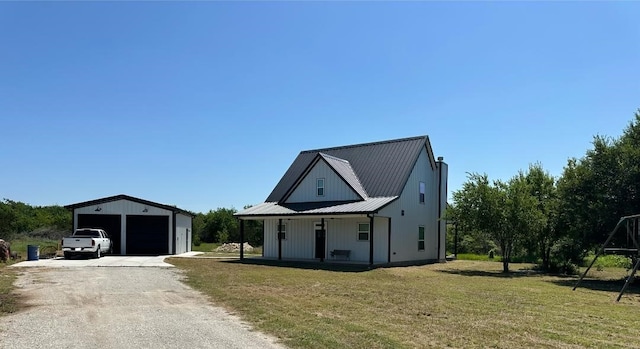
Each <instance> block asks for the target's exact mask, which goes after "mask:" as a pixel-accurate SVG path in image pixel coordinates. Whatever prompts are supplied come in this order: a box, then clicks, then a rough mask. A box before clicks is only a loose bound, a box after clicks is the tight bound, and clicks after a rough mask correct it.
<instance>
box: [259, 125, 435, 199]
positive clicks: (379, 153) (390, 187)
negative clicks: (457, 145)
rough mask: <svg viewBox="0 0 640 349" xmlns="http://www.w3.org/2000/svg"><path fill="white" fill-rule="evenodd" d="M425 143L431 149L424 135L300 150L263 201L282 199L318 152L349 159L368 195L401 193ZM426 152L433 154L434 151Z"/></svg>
mask: <svg viewBox="0 0 640 349" xmlns="http://www.w3.org/2000/svg"><path fill="white" fill-rule="evenodd" d="M424 147H426V149H427V151H430V149H431V147H430V146H429V138H428V137H427V136H419V137H411V138H402V139H395V140H389V141H383V142H374V143H364V144H355V145H349V146H343V147H335V148H325V149H316V150H306V151H303V152H301V153H300V154H298V156H297V157H296V159H295V160H294V161H293V163H292V164H291V166H290V167H289V169H288V170H287V171H286V172H285V174H284V176H283V177H282V179H280V182H278V184H277V185H276V187H275V188H274V189H273V191H272V192H271V194H270V195H269V197H268V198H267V199H266V202H280V201H282V199H283V198H284V197H285V195H286V194H287V192H288V191H289V190H290V189H291V187H292V186H294V185H295V184H296V183H297V181H298V180H299V179H300V177H301V176H302V175H303V174H304V172H305V171H306V169H307V168H308V167H309V165H310V164H311V162H313V161H314V159H315V158H316V157H317V156H318V154H319V153H323V154H326V155H330V156H332V157H336V158H338V159H342V160H345V161H348V163H349V165H350V167H351V169H352V170H353V172H354V176H355V177H356V178H357V179H358V180H359V182H360V183H361V185H362V187H363V188H364V191H365V193H367V194H368V196H369V197H393V196H400V194H401V193H402V189H403V188H404V185H405V183H406V182H407V179H408V178H409V175H410V174H411V170H412V169H413V166H414V165H415V163H416V161H417V159H418V155H419V154H420V151H421V150H422V149H423V148H424ZM429 156H430V157H431V158H432V157H433V154H429ZM325 159H326V158H325ZM345 180H347V179H346V178H345ZM349 184H350V185H353V183H349Z"/></svg>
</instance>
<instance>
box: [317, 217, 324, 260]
mask: <svg viewBox="0 0 640 349" xmlns="http://www.w3.org/2000/svg"><path fill="white" fill-rule="evenodd" d="M320 229H321V230H320V234H322V239H321V240H322V243H323V244H325V246H323V247H322V251H324V252H323V253H322V255H320V262H324V256H325V255H326V254H327V251H326V248H325V247H326V245H327V231H326V230H325V229H324V218H320ZM316 243H317V242H316Z"/></svg>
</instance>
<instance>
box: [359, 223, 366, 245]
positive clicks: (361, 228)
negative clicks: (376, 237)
mask: <svg viewBox="0 0 640 349" xmlns="http://www.w3.org/2000/svg"><path fill="white" fill-rule="evenodd" d="M358 241H369V223H358Z"/></svg>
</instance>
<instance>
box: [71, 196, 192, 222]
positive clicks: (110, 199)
mask: <svg viewBox="0 0 640 349" xmlns="http://www.w3.org/2000/svg"><path fill="white" fill-rule="evenodd" d="M118 200H128V201H133V202H137V203H139V204H143V205H147V206H153V207H159V208H163V209H165V210H169V211H171V212H175V213H182V214H185V215H187V216H191V217H195V215H194V214H193V213H191V212H189V211H186V210H183V209H180V208H177V207H175V206H170V205H164V204H159V203H157V202H153V201H148V200H143V199H139V198H136V197H133V196H129V195H124V194H120V195H115V196H109V197H106V198H102V199H96V200H91V201H85V202H79V203H77V204H71V205H67V206H65V207H64V208H66V209H67V210H74V209H76V208H80V207H87V206H93V205H99V204H104V203H107V202H113V201H118Z"/></svg>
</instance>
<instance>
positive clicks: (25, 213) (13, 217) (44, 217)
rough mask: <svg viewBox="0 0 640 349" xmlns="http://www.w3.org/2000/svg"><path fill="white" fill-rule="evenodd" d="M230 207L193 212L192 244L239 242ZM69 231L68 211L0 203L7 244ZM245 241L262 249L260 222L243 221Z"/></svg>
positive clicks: (59, 235)
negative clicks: (15, 240)
mask: <svg viewBox="0 0 640 349" xmlns="http://www.w3.org/2000/svg"><path fill="white" fill-rule="evenodd" d="M236 212H237V211H236V210H235V209H233V208H218V209H216V210H210V211H209V212H207V213H196V214H194V218H193V241H194V243H195V244H200V242H217V243H224V242H238V241H240V228H239V224H238V220H237V219H236V218H235V217H234V216H233V214H234V213H236ZM71 230H72V223H71V212H70V211H68V210H67V209H65V208H64V207H62V206H58V205H53V206H32V205H29V204H26V203H23V202H19V201H13V200H9V199H4V200H2V201H0V239H3V240H7V241H10V240H12V239H14V238H16V237H23V236H25V237H39V238H46V239H52V240H58V239H60V238H62V237H63V236H66V235H69V234H70V233H71ZM244 231H245V241H246V242H249V244H251V245H253V246H262V239H263V237H262V233H263V231H262V222H261V221H246V222H245V230H244Z"/></svg>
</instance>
